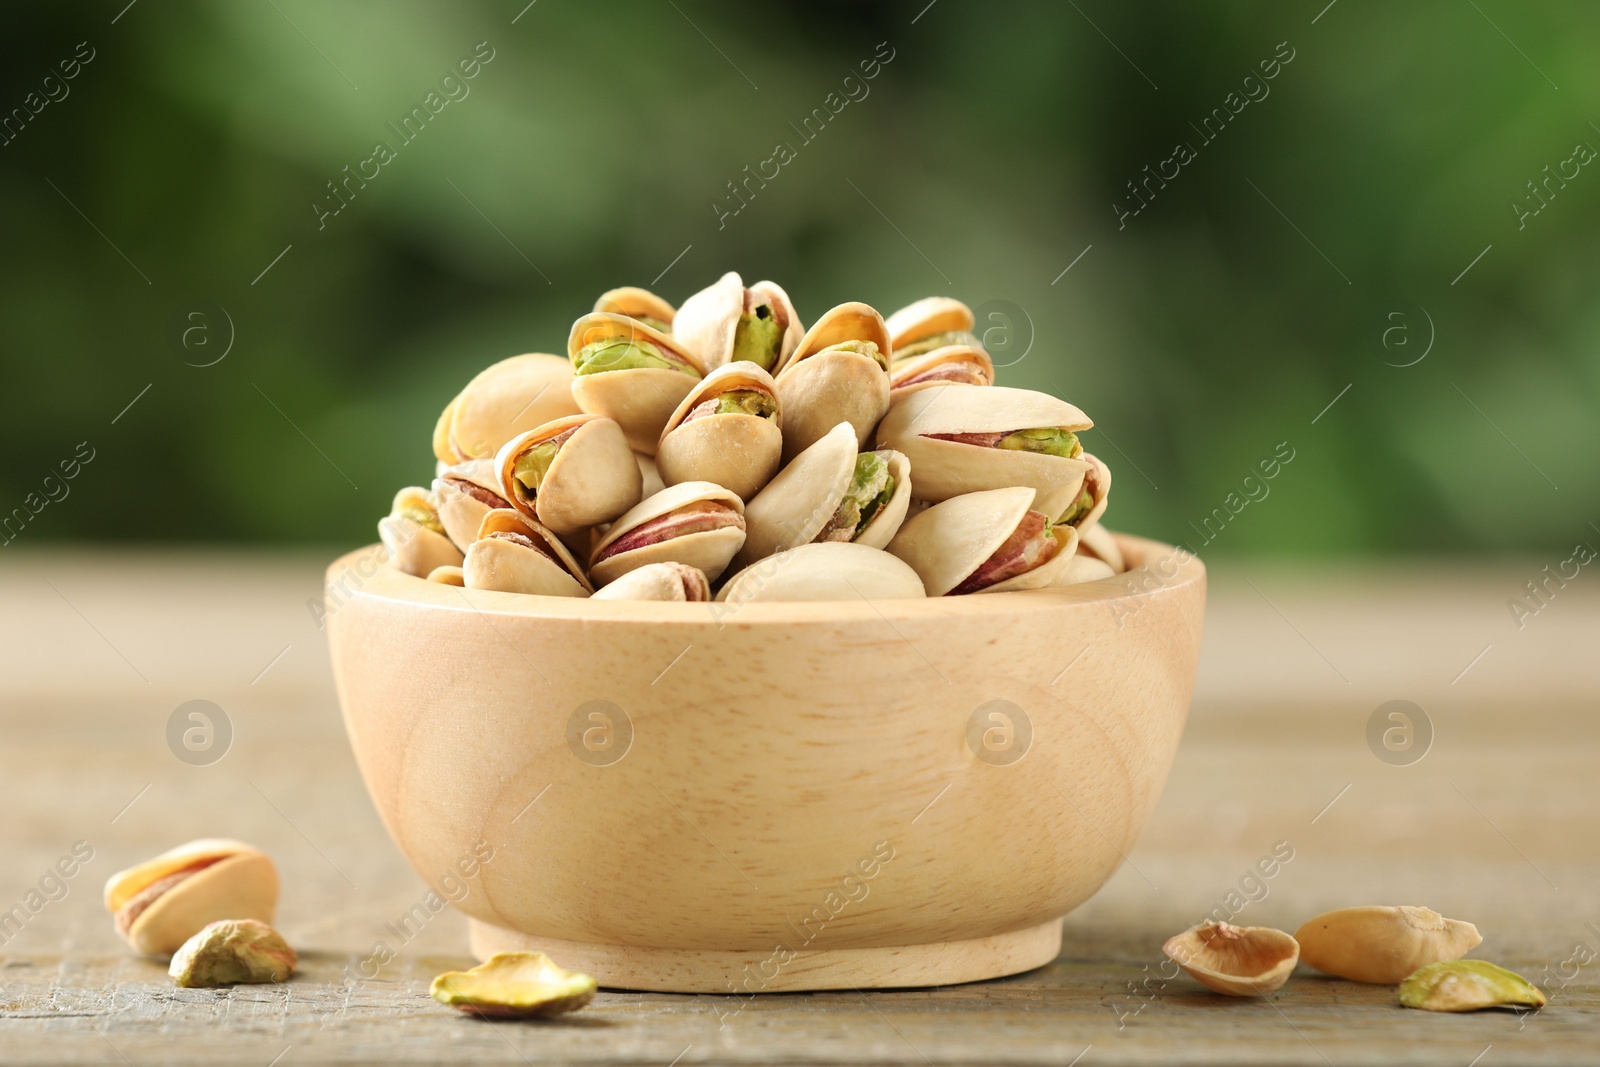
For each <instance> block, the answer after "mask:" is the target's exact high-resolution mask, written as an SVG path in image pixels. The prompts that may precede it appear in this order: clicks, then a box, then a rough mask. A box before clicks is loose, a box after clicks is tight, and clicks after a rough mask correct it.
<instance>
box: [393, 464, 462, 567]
mask: <svg viewBox="0 0 1600 1067" xmlns="http://www.w3.org/2000/svg"><path fill="white" fill-rule="evenodd" d="M378 538H379V540H381V541H382V542H383V547H384V548H385V549H387V550H388V552H389V563H390V564H391V565H392V566H394V567H395V568H396V569H398V570H402V571H404V572H405V573H407V574H414V575H416V576H417V577H418V578H421V577H422V576H424V575H425V574H427V573H428V572H429V571H431V570H433V569H434V568H435V567H443V566H446V565H448V564H453V563H460V562H461V550H460V549H458V548H457V547H456V546H455V545H454V544H453V543H452V542H451V541H450V539H449V538H448V537H446V536H445V530H444V525H443V524H442V523H441V522H440V520H439V511H438V508H437V506H436V505H435V503H434V498H433V495H432V494H431V493H429V492H428V490H426V489H423V488H421V487H420V486H415V485H413V486H407V487H406V488H404V489H402V490H400V491H399V492H398V493H396V494H395V495H394V503H393V505H391V507H390V511H389V514H388V515H387V516H386V517H384V518H382V519H379V520H378Z"/></svg>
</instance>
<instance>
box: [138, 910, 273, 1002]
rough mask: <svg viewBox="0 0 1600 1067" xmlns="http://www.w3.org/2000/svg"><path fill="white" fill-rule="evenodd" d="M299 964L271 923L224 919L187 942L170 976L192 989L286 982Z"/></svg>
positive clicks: (176, 958)
mask: <svg viewBox="0 0 1600 1067" xmlns="http://www.w3.org/2000/svg"><path fill="white" fill-rule="evenodd" d="M298 962H299V957H298V956H296V955H295V951H294V949H292V948H290V947H289V943H288V942H287V941H285V940H284V939H283V935H281V934H279V933H278V931H276V930H274V929H273V928H272V927H271V926H269V925H268V924H267V923H264V922H259V921H257V920H255V919H221V920H219V921H217V922H214V923H208V924H207V925H206V926H205V927H204V928H203V929H201V930H200V932H199V933H197V934H195V935H194V936H193V937H191V938H190V939H189V940H187V941H185V942H184V943H183V945H182V946H181V947H180V948H179V949H178V951H177V952H175V953H173V956H172V964H171V966H169V967H168V968H167V973H168V974H169V975H171V976H172V978H173V980H174V981H176V982H177V983H178V984H179V985H181V986H189V987H200V986H219V985H234V984H235V983H241V982H284V981H287V980H288V978H289V976H290V975H291V974H293V973H294V968H295V964H296V963H298Z"/></svg>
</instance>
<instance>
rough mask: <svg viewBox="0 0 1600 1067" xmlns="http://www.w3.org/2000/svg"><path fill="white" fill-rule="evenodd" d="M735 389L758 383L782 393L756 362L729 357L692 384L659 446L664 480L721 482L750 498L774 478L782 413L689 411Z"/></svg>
mask: <svg viewBox="0 0 1600 1067" xmlns="http://www.w3.org/2000/svg"><path fill="white" fill-rule="evenodd" d="M735 389H753V390H758V391H760V392H764V393H767V394H769V395H771V396H772V397H773V398H774V401H776V398H777V386H776V385H775V384H774V383H773V381H772V376H771V375H770V374H768V373H767V372H766V371H764V370H762V369H761V368H760V367H758V366H756V365H755V364H754V363H748V362H743V361H741V362H738V363H727V364H724V365H723V366H720V367H718V368H717V369H716V370H714V371H712V372H711V373H710V374H708V375H706V376H705V378H704V379H703V380H702V381H701V382H700V384H698V385H696V386H695V387H694V388H693V389H691V390H689V395H688V396H686V397H684V398H683V401H682V403H680V404H679V405H678V408H677V410H676V411H674V412H673V413H672V417H671V418H670V419H668V420H667V425H666V428H665V429H664V430H663V431H662V433H661V442H660V444H659V445H658V446H657V448H656V467H657V468H658V469H659V470H660V472H661V480H662V482H663V484H664V485H676V484H678V483H679V482H716V483H717V484H718V485H721V486H726V487H727V488H729V489H732V490H733V491H734V492H735V493H738V494H739V497H740V499H742V500H746V501H748V500H749V499H750V498H751V497H753V496H755V495H756V493H757V492H759V491H760V489H761V487H762V486H764V485H766V484H767V483H768V482H769V481H771V480H772V476H773V475H774V474H775V473H777V470H778V461H779V458H780V457H781V456H782V454H783V433H782V431H781V429H780V427H781V426H782V416H781V415H779V416H777V417H775V418H771V419H764V418H761V417H760V416H759V415H745V414H739V413H728V414H722V415H703V416H701V417H700V418H698V419H694V420H692V421H690V422H688V423H685V422H684V421H683V420H684V419H685V418H687V417H688V414H689V412H691V411H693V410H694V409H695V408H696V407H698V406H699V405H700V404H701V403H702V402H703V401H706V400H710V399H713V398H714V397H716V396H719V395H721V394H722V393H725V392H729V391H731V390H735Z"/></svg>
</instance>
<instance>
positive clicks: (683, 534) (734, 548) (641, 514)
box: [589, 482, 745, 586]
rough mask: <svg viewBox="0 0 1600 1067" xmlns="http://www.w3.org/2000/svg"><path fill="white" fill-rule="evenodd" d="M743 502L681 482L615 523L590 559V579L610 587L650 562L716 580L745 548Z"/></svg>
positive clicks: (713, 488) (705, 485)
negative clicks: (677, 566)
mask: <svg viewBox="0 0 1600 1067" xmlns="http://www.w3.org/2000/svg"><path fill="white" fill-rule="evenodd" d="M744 538H745V518H744V501H742V500H740V499H739V494H738V493H735V492H734V491H733V490H731V489H725V488H723V487H722V486H720V485H716V484H715V483H713V482H679V483H678V484H677V485H669V486H667V487H666V488H665V489H663V490H661V492H659V493H657V494H656V495H655V496H652V497H649V498H647V499H645V500H642V501H640V502H639V503H638V504H637V505H636V506H635V507H633V508H630V509H629V510H628V512H627V513H626V514H625V515H623V516H622V517H621V518H619V519H618V520H617V521H616V522H614V523H612V524H611V528H610V529H608V530H607V531H606V534H605V536H604V537H602V538H601V539H600V541H599V542H598V543H597V544H596V545H595V547H594V552H593V553H592V554H591V555H590V558H589V577H590V579H591V580H592V581H593V582H594V583H595V584H596V585H597V586H605V585H609V584H610V583H611V582H614V581H616V580H617V579H618V578H621V577H622V576H623V575H624V574H627V573H628V572H629V571H632V570H637V569H638V568H640V567H643V566H644V565H646V564H647V563H683V564H687V565H688V566H691V567H698V568H699V569H700V570H702V571H704V572H705V575H706V577H707V578H708V579H709V580H711V581H713V582H714V581H716V580H717V578H718V576H719V575H721V574H722V572H723V571H724V570H726V569H727V566H728V562H729V561H730V560H732V559H733V557H734V554H735V553H736V552H738V551H739V548H740V546H741V545H743V544H744Z"/></svg>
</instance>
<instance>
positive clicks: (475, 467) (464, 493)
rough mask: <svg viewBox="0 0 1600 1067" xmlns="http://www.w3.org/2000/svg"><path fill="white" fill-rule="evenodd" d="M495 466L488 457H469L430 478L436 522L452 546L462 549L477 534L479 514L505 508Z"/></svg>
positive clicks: (505, 500)
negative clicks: (436, 514) (435, 502)
mask: <svg viewBox="0 0 1600 1067" xmlns="http://www.w3.org/2000/svg"><path fill="white" fill-rule="evenodd" d="M503 492H504V491H503V489H502V488H501V485H500V474H499V468H497V467H496V466H495V462H494V460H493V459H492V458H491V459H469V460H467V461H466V462H464V463H457V464H454V465H452V466H449V467H446V468H444V469H443V470H441V471H440V472H439V474H438V476H437V477H435V478H434V479H433V498H434V499H435V500H437V501H438V502H439V522H440V524H441V525H442V526H443V527H444V532H445V533H446V534H447V535H448V536H449V538H450V540H451V541H453V542H455V546H456V547H457V548H459V549H460V550H461V551H463V552H465V551H466V550H467V546H468V545H470V544H472V542H473V541H474V540H475V539H476V538H477V536H478V526H479V525H480V524H481V523H482V522H483V517H484V516H485V515H487V514H488V513H489V512H491V511H493V510H494V509H495V508H509V507H510V506H511V502H510V501H509V500H507V499H506V498H505V496H504V495H503Z"/></svg>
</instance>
